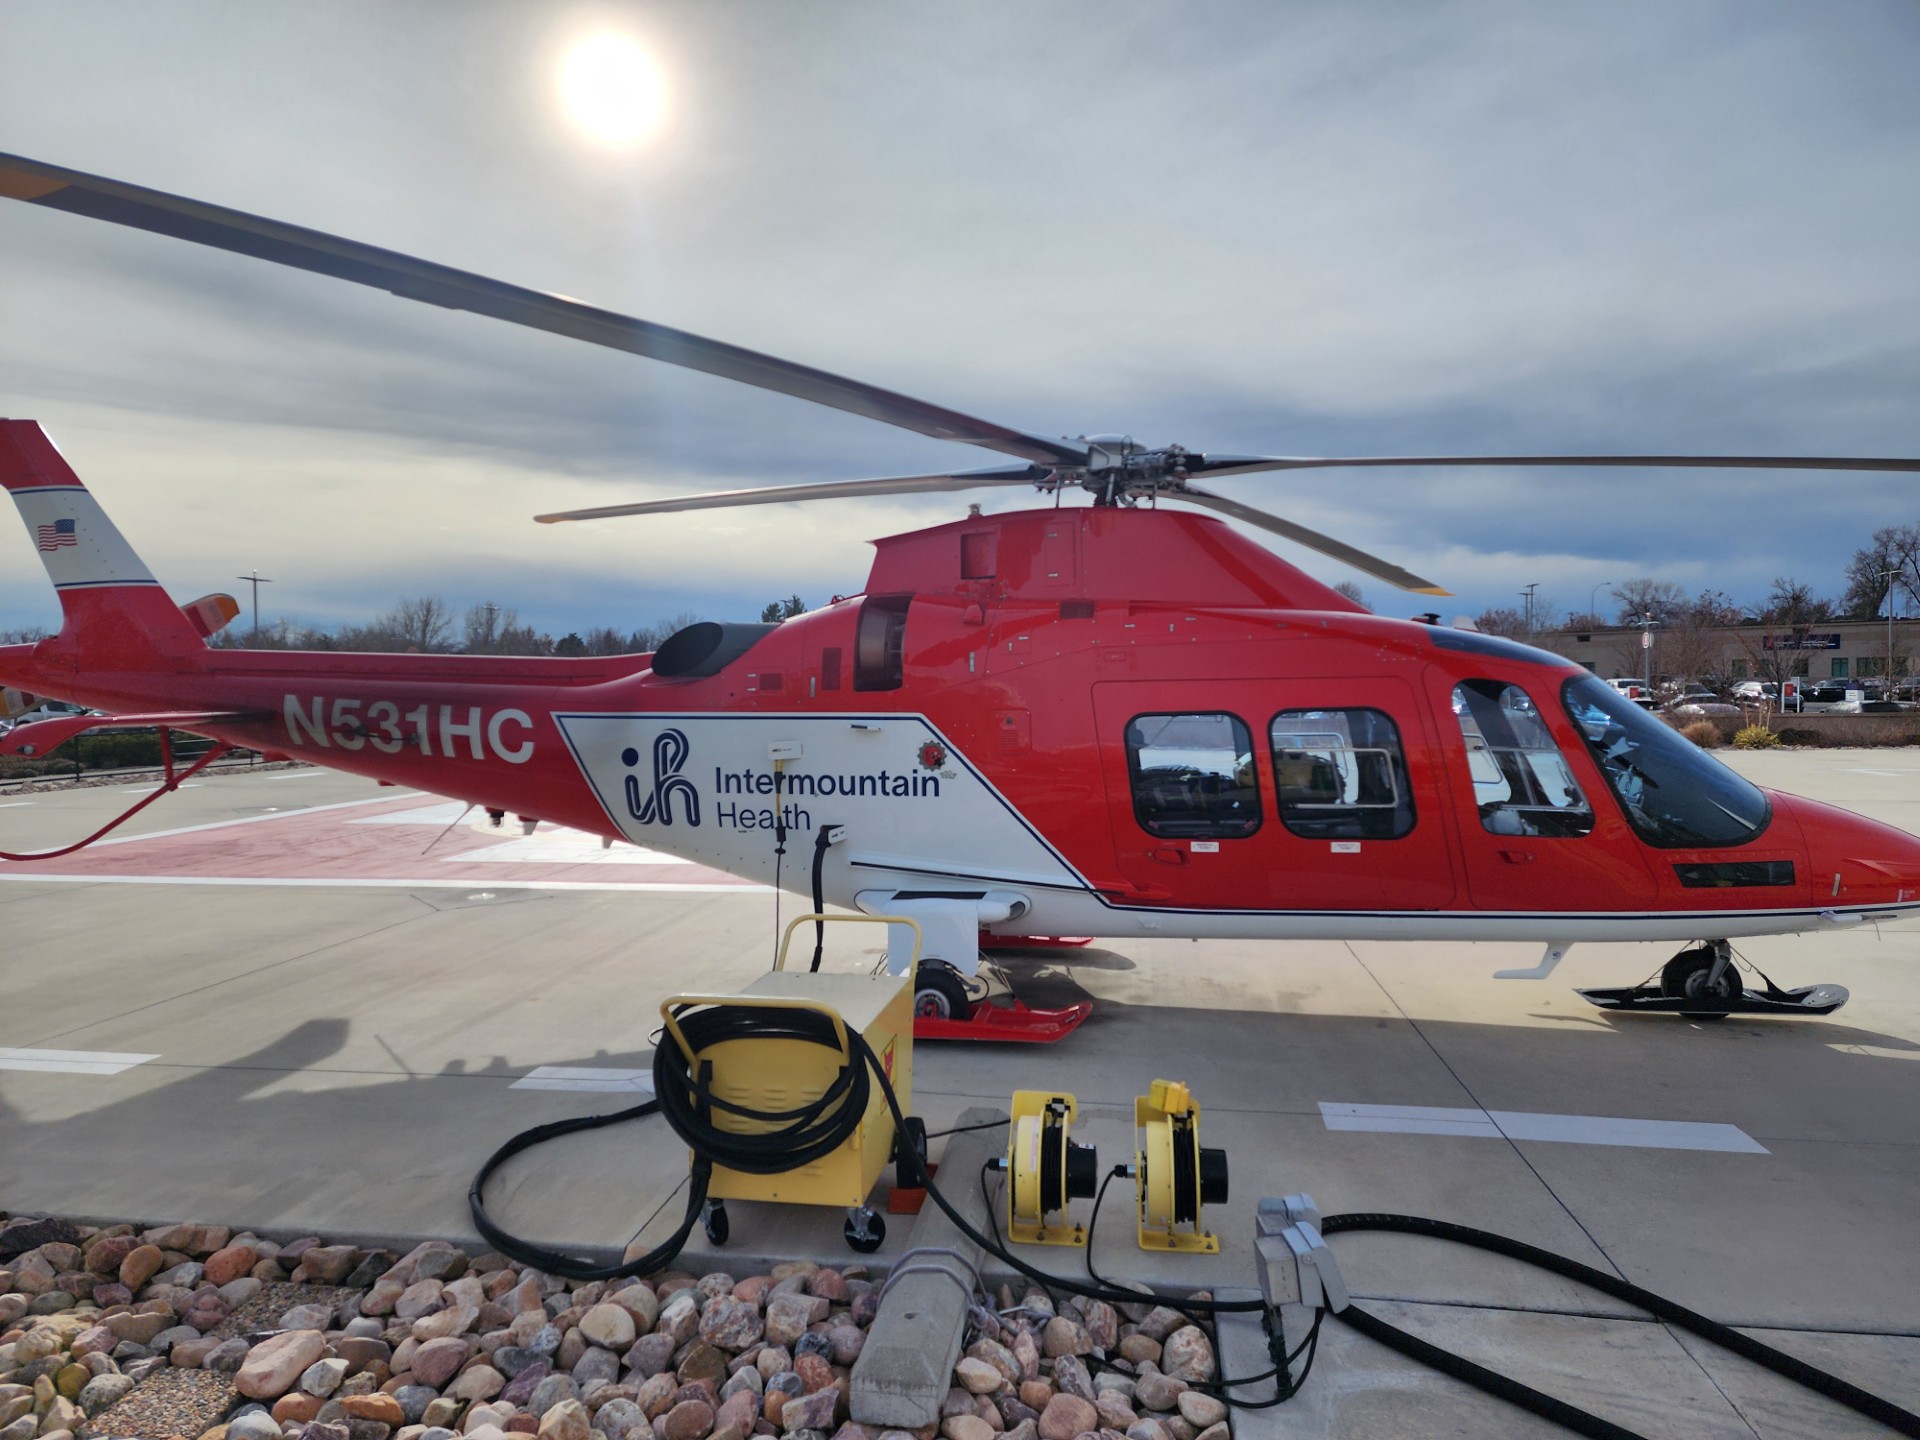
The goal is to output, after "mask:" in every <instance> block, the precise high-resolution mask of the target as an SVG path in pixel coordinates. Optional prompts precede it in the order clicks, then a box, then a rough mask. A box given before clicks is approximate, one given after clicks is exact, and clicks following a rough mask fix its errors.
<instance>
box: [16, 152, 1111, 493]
mask: <svg viewBox="0 0 1920 1440" xmlns="http://www.w3.org/2000/svg"><path fill="white" fill-rule="evenodd" d="M0 198H7V199H13V200H24V201H26V202H28V203H29V204H33V205H43V206H45V207H47V208H48V209H51V210H64V211H66V212H67V213H69V214H72V215H82V216H86V217H88V218H90V219H94V220H107V221H111V222H112V223H114V224H116V225H130V226H132V227H133V228H135V229H137V230H150V231H152V232H153V233H155V234H157V235H171V236H173V237H174V238H175V239H178V240H191V241H193V242H194V243H195V244H199V245H211V246H213V247H215V248H216V249H220V250H231V251H233V252H234V253H235V254H239V255H251V256H253V257H254V258H256V259H260V260H271V261H273V262H274V263H276V264H279V265H290V266H292V267H294V268H295V269H299V270H311V271H314V272H315V273H316V274H320V275H331V276H334V277H335V278H336V279H340V280H350V281H352V282H353V283H354V284H356V285H369V286H372V287H373V288H374V289H377V290H388V291H391V292H392V293H393V294H395V295H398V296H400V297H401V298H402V299H405V300H420V301H424V302H425V303H427V304H429V305H441V306H445V307H446V308H448V309H451V310H471V311H473V312H474V313H475V314H477V315H490V316H492V317H493V318H494V319H496V320H505V321H508V322H509V323H511V324H514V325H526V326H530V327H532V328H533V329H535V330H546V331H548V332H550V333H552V334H555V335H564V336H567V337H568V338H569V339H574V340H584V341H586V342H587V343H588V344H591V345H604V346H606V347H608V348H609V349H613V350H625V351H627V352H629V353H630V354H634V355H644V356H646V357H647V358H648V359H651V360H662V361H665V362H666V363H667V364H669V365H680V366H684V367H685V368H687V369H689V370H700V371H703V372H705V373H706V374H708V375H718V376H720V377H722V378H723V379H727V380H738V381H739V382H740V383H741V384H743V385H755V386H758V387H759V388H760V389H762V390H773V391H776V392H778V393H779V394H782V395H791V396H793V397H794V398H795V399H798V400H810V401H812V402H813V403H814V404H816V405H827V406H830V407H832V408H833V409H835V410H845V411H847V412H848V413H849V414H853V415H862V416H865V417H866V418H867V419H869V420H879V421H881V422H883V423H884V424H888V425H897V426H899V427H900V428H901V429H903V430H912V431H915V432H917V433H919V434H921V435H931V436H933V437H934V438H935V439H937V440H958V441H960V442H962V443H964V444H968V445H979V446H983V447H985V448H986V449H988V450H998V451H1000V452H1001V453H1003V454H1007V455H1017V456H1019V457H1020V458H1021V459H1023V460H1031V461H1033V462H1035V463H1037V464H1041V465H1048V466H1052V465H1060V464H1067V465H1079V464H1084V463H1085V462H1086V458H1087V450H1086V447H1085V446H1084V445H1073V444H1071V443H1069V442H1067V441H1064V440H1054V439H1049V438H1047V437H1046V436H1043V435H1029V434H1027V433H1025V432H1024V431H1020V430H1010V429H1008V428H1007V427H1006V426H1004V425H995V424H993V423H992V422H990V421H987V420H981V419H977V418H975V417H974V416H972V415H963V414H961V413H960V412H959V411H958V410H949V409H947V408H946V407H944V406H941V405H931V404H928V403H927V402H926V401H924V400H915V399H913V398H912V397H910V396H906V395H901V394H898V393H896V392H894V391H892V390H883V389H881V388H880V387H879V386H878V385H867V384H863V383H862V382H860V381H858V380H849V379H846V378H845V377H844V376H840V375H831V374H829V373H827V372H826V371H825V370H816V369H814V368H813V367H812V366H810V365H799V364H796V363H794V362H793V361H791V360H781V359H779V358H777V357H775V356H772V355H763V354H760V353H759V352H758V351H754V350H746V349H742V348H741V347H740V346H738V345H728V344H726V343H724V342H722V341H719V340H709V339H706V338H705V337H703V336H700V335H694V334H691V333H689V332H688V331H685V330H676V329H674V328H673V327H672V326H669V325H657V324H655V323H654V322H652V321H650V320H636V319H634V318H633V317H632V316H628V315H620V314H616V313H615V312H613V311H611V310H600V309H596V308H595V307H594V306H591V305H584V304H582V303H581V302H580V301H578V300H569V299H567V298H566V297H565V296H562V295H548V294H546V293H544V292H542V291H539V290H529V289H526V288H524V287H522V286H519V285H509V284H507V283H506V282H504V281H501V280H489V279H487V278H486V277H485V276H483V275H475V274H472V273H470V272H468V271H465V270H455V269H453V268H452V267H451V266H447V265H436V264H434V263H433V262H432V261H429V260H420V259H416V258H415V257H413V256H411V255H402V254H400V253H398V252H397V251H393V250H383V249H381V248H380V247H378V246H376V245H364V244H361V243H360V242H359V241H357V240H346V239H342V238H341V237H339V236H337V235H327V234H324V233H322V232H321V231H318V230H308V229H306V228H305V227H303V226H299V225H289V224H286V223H285V222H283V221H279V220H268V219H266V218H264V217H262V216H259V215H249V214H247V213H245V212H244V211H240V210H229V209H227V208H226V207H224V206H220V205H209V204H206V203H205V202H203V201H199V200H189V199H186V198H185V197H183V196H179V195H169V194H166V193H164V192H162V191H159V190H149V189H146V188H145V187H143V186H139V185H128V184H126V183H124V182H122V181H119V180H109V179H106V178H104V177H102V176H99V175H88V174H85V173H83V172H81V171H78V170H67V169H64V168H62V167H61V166H58V165H48V164H45V163H44V162H42V161H38V160H29V159H26V158H24V157H22V156H19V155H8V154H4V153H0Z"/></svg>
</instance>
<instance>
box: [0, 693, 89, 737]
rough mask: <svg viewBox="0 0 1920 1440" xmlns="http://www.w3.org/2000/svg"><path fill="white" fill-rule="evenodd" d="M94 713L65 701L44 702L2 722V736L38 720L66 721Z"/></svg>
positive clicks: (0, 732) (0, 722) (84, 707)
mask: <svg viewBox="0 0 1920 1440" xmlns="http://www.w3.org/2000/svg"><path fill="white" fill-rule="evenodd" d="M92 713H93V712H92V711H90V710H88V709H87V707H86V706H84V705H69V704H68V703H67V702H66V701H65V700H42V701H41V702H40V703H39V704H38V705H36V706H34V707H33V708H32V709H31V710H22V711H21V712H20V713H19V714H18V715H15V716H14V717H13V719H12V720H11V721H10V722H9V721H5V720H0V735H4V734H6V733H7V732H8V731H9V730H15V729H18V728H19V727H20V726H22V725H31V724H33V722H34V721H36V720H64V719H66V718H67V717H68V716H69V715H89V714H92Z"/></svg>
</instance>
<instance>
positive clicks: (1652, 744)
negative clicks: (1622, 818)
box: [1561, 675, 1773, 850]
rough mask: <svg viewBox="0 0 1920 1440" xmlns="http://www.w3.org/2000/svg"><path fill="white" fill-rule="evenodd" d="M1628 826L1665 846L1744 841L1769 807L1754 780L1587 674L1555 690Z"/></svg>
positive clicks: (1756, 832)
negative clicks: (1730, 768)
mask: <svg viewBox="0 0 1920 1440" xmlns="http://www.w3.org/2000/svg"><path fill="white" fill-rule="evenodd" d="M1561 696H1562V698H1563V699H1564V700H1565V702H1566V706H1567V713H1568V714H1569V715H1570V716H1572V717H1573V723H1574V725H1575V726H1576V727H1578V729H1579V731H1580V734H1581V737H1582V738H1583V739H1584V740H1585V741H1586V742H1587V749H1588V750H1589V751H1590V752H1591V753H1592V755H1593V762H1594V764H1595V765H1597V766H1599V767H1600V773H1601V774H1602V775H1604V776H1605V777H1606V780H1607V785H1608V787H1609V788H1610V789H1612V791H1613V793H1614V795H1615V796H1616V797H1617V798H1618V799H1619V801H1620V806H1621V808H1622V809H1624V810H1625V811H1626V812H1627V820H1628V822H1629V823H1630V824H1631V825H1632V826H1633V828H1634V831H1635V832H1636V833H1637V834H1638V835H1639V836H1640V838H1641V839H1642V840H1644V841H1646V842H1647V843H1648V844H1649V845H1658V846H1660V847H1661V848H1662V849H1667V850H1686V849H1704V848H1707V847H1718V846H1725V845H1744V844H1746V843H1747V842H1748V841H1749V840H1752V839H1753V838H1754V837H1755V836H1757V835H1759V834H1760V832H1761V831H1763V830H1765V829H1766V828H1767V822H1768V821H1769V820H1771V819H1772V818H1773V809H1772V807H1771V806H1770V805H1769V804H1768V803H1767V797H1766V795H1765V794H1764V793H1763V792H1762V791H1761V790H1760V789H1759V788H1758V787H1757V786H1755V785H1752V784H1750V783H1748V782H1747V781H1746V780H1743V779H1742V778H1741V777H1740V776H1738V775H1736V774H1734V772H1733V771H1732V770H1729V769H1728V768H1727V767H1726V766H1725V765H1722V764H1721V763H1720V762H1719V761H1718V760H1715V759H1714V758H1713V757H1712V756H1710V755H1707V754H1705V753H1704V752H1702V751H1701V750H1700V749H1699V748H1698V747H1697V746H1695V745H1694V744H1693V742H1692V741H1690V740H1687V739H1685V738H1683V737H1682V736H1681V735H1680V734H1679V733H1678V732H1676V731H1675V730H1673V729H1671V728H1669V727H1668V726H1667V725H1666V724H1665V723H1664V722H1663V721H1661V720H1659V719H1657V718H1656V717H1654V716H1653V715H1651V714H1649V713H1648V712H1647V711H1645V710H1643V709H1641V708H1640V707H1639V706H1638V705H1636V704H1634V703H1633V702H1632V701H1631V700H1629V699H1627V698H1626V697H1625V696H1623V695H1621V694H1620V693H1619V692H1618V691H1617V690H1615V689H1614V688H1613V687H1612V686H1611V685H1608V684H1607V683H1606V682H1604V681H1602V680H1597V679H1595V678H1594V677H1593V676H1591V675H1579V676H1576V677H1574V678H1573V679H1571V680H1569V681H1568V682H1567V683H1566V686H1565V688H1564V689H1563V690H1562V691H1561Z"/></svg>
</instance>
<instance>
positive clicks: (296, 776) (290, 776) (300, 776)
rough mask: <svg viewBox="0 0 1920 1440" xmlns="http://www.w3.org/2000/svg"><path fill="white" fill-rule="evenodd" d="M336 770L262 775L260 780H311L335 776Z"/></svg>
mask: <svg viewBox="0 0 1920 1440" xmlns="http://www.w3.org/2000/svg"><path fill="white" fill-rule="evenodd" d="M339 773H340V772H339V771H337V770H289V771H287V772H286V773H284V774H281V775H262V776H261V777H260V778H261V779H262V780H313V779H317V778H318V777H319V776H322V775H337V774H339Z"/></svg>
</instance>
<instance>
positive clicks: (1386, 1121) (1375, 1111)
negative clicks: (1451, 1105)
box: [1320, 1100, 1500, 1140]
mask: <svg viewBox="0 0 1920 1440" xmlns="http://www.w3.org/2000/svg"><path fill="white" fill-rule="evenodd" d="M1320 1118H1321V1119H1322V1120H1324V1121H1325V1122H1326V1126H1327V1129H1329V1130H1375V1131H1381V1132H1384V1133H1386V1134H1391V1135H1469V1136H1474V1137H1477V1138H1479V1139H1483V1140H1498V1139H1499V1138H1500V1132H1499V1131H1498V1130H1497V1129H1495V1128H1494V1124H1493V1121H1491V1120H1489V1119H1488V1118H1487V1112H1486V1111H1484V1110H1446V1109H1440V1108H1437V1107H1434V1106H1429V1105H1351V1104H1345V1103H1340V1102H1335V1101H1329V1100H1322V1101H1321V1102H1320Z"/></svg>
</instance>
